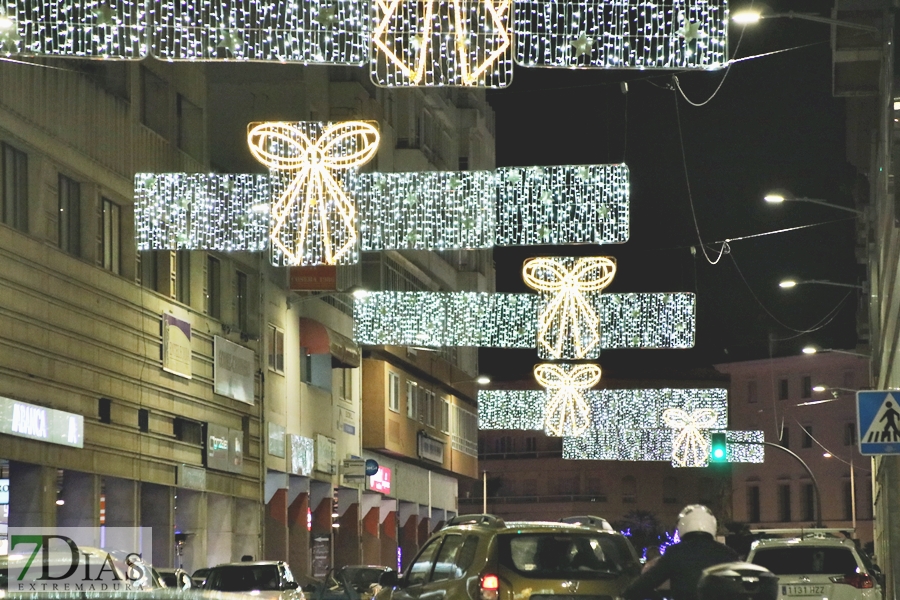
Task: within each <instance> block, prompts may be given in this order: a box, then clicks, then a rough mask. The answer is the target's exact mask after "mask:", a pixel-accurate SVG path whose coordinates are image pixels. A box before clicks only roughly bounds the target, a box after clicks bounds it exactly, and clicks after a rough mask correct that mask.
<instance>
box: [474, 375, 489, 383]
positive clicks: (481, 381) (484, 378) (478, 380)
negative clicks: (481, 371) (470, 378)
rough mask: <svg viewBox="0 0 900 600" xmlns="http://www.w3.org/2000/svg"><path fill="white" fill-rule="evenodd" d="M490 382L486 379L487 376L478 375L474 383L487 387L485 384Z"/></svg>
mask: <svg viewBox="0 0 900 600" xmlns="http://www.w3.org/2000/svg"><path fill="white" fill-rule="evenodd" d="M490 382H491V378H490V377H488V376H487V375H480V376H479V377H478V378H477V379H476V380H475V383H477V384H478V385H487V384H489V383H490Z"/></svg>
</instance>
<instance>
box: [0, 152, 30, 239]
mask: <svg viewBox="0 0 900 600" xmlns="http://www.w3.org/2000/svg"><path fill="white" fill-rule="evenodd" d="M0 149H2V151H3V156H2V158H3V162H2V164H0V186H2V187H0V201H2V202H3V210H2V215H0V216H2V218H3V222H4V223H6V224H7V225H9V226H10V227H15V228H16V229H18V230H19V231H28V155H27V154H25V153H24V152H22V151H21V150H18V149H16V148H14V147H12V146H10V145H9V144H0Z"/></svg>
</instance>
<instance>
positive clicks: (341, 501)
mask: <svg viewBox="0 0 900 600" xmlns="http://www.w3.org/2000/svg"><path fill="white" fill-rule="evenodd" d="M359 496H360V494H359V490H357V489H353V488H340V489H338V490H337V497H338V514H339V515H340V517H338V522H339V523H340V525H341V526H340V527H338V528H337V531H335V532H334V533H335V538H336V539H335V541H334V566H335V568H338V567H343V566H345V565H358V564H360V563H361V561H362V557H361V556H360V545H359V539H360V532H359V529H360V523H359Z"/></svg>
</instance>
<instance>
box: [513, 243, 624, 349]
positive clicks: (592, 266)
mask: <svg viewBox="0 0 900 600" xmlns="http://www.w3.org/2000/svg"><path fill="white" fill-rule="evenodd" d="M571 262H572V259H571V258H569V259H567V258H559V257H554V258H546V257H541V258H530V259H528V260H527V261H525V266H524V268H523V269H522V278H523V279H524V280H525V284H526V285H527V286H528V287H530V288H532V289H535V290H537V291H539V292H541V294H542V295H543V294H551V296H550V299H549V301H547V303H546V305H545V306H543V307H542V310H541V311H540V313H539V314H538V337H537V341H538V349H539V350H540V351H542V352H543V353H544V354H542V356H546V357H548V358H554V359H560V358H574V359H579V358H586V357H588V354H589V353H590V352H591V350H593V349H594V348H595V347H596V346H597V345H598V344H599V343H600V317H599V316H598V315H597V311H595V310H594V307H593V305H592V302H591V299H590V298H589V297H585V294H593V293H599V292H600V291H602V290H603V289H604V288H605V287H607V286H608V285H609V284H610V283H611V282H612V280H613V277H615V276H616V263H615V259H614V258H611V257H606V256H594V257H587V258H576V259H574V265H573V266H572V267H571V268H570V267H569V266H568V264H567V263H571ZM567 340H568V341H569V344H567V343H566V341H567ZM570 345H571V346H570ZM569 348H571V350H570V349H569ZM568 352H571V353H572V355H571V356H566V354H567V353H568Z"/></svg>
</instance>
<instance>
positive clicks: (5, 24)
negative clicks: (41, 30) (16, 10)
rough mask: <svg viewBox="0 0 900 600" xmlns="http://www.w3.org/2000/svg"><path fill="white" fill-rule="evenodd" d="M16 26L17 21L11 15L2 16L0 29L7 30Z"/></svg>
mask: <svg viewBox="0 0 900 600" xmlns="http://www.w3.org/2000/svg"><path fill="white" fill-rule="evenodd" d="M15 26H16V22H15V21H13V20H12V19H10V18H9V17H5V16H4V17H0V31H6V30H7V29H12V28H13V27H15Z"/></svg>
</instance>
